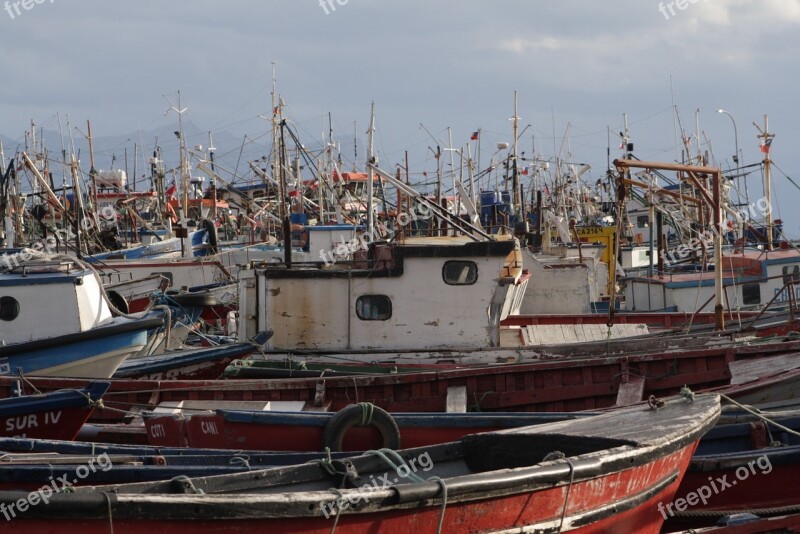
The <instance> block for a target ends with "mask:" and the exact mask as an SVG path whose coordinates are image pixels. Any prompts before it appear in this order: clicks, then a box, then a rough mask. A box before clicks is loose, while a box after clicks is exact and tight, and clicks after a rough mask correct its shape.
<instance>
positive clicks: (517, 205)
mask: <svg viewBox="0 0 800 534" xmlns="http://www.w3.org/2000/svg"><path fill="white" fill-rule="evenodd" d="M511 120H512V121H513V123H514V143H513V152H512V157H513V161H512V165H513V166H512V168H511V184H512V187H513V188H514V193H513V196H512V197H511V198H513V202H514V213H515V214H519V213H520V212H521V208H522V202H521V201H520V198H519V173H518V172H517V129H518V128H519V116H518V114H517V92H516V91H514V116H513V117H512V118H511Z"/></svg>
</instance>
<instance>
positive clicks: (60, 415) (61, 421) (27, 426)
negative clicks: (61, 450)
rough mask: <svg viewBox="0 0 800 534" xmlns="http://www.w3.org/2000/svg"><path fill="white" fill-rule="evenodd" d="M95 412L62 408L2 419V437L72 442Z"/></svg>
mask: <svg viewBox="0 0 800 534" xmlns="http://www.w3.org/2000/svg"><path fill="white" fill-rule="evenodd" d="M93 410H94V408H88V407H82V408H62V409H55V410H53V409H49V410H37V411H32V412H28V413H25V414H20V415H12V416H8V417H0V437H4V438H15V437H16V438H28V439H57V440H72V439H74V438H75V436H76V435H77V434H78V431H79V430H80V429H81V427H82V426H83V424H84V423H85V422H86V420H87V419H89V416H90V415H91V414H92V411H93Z"/></svg>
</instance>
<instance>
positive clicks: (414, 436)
mask: <svg viewBox="0 0 800 534" xmlns="http://www.w3.org/2000/svg"><path fill="white" fill-rule="evenodd" d="M145 426H146V427H147V440H148V442H149V444H150V445H156V446H160V447H196V448H210V449H246V450H261V451H286V452H293V451H319V450H321V447H322V437H323V432H324V430H325V428H324V427H321V426H303V425H291V426H287V425H265V424H248V423H239V422H234V421H226V420H225V419H224V418H223V417H222V416H220V415H194V416H191V417H187V418H185V419H178V418H175V417H172V416H164V417H154V418H147V419H145ZM501 428H502V427H500V426H483V427H409V426H402V425H401V426H400V436H401V443H402V447H403V448H404V449H413V448H416V447H426V446H429V445H437V444H439V443H448V442H451V441H457V440H459V439H461V438H462V437H464V436H466V435H468V434H476V433H478V432H491V431H493V430H500V429H501ZM383 446H384V444H383V440H382V438H381V435H380V432H379V431H378V430H377V429H375V428H374V427H371V426H369V427H367V426H364V427H361V426H355V427H353V428H351V429H349V430H348V431H347V434H346V435H345V437H344V440H343V441H342V450H343V451H365V450H378V449H380V448H382V447H383Z"/></svg>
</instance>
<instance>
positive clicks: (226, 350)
mask: <svg viewBox="0 0 800 534" xmlns="http://www.w3.org/2000/svg"><path fill="white" fill-rule="evenodd" d="M255 348H256V347H255V346H254V345H253V344H251V343H234V344H230V345H220V346H218V347H212V348H199V349H187V350H181V351H175V352H169V353H166V354H161V355H158V356H148V357H145V358H135V359H131V360H127V361H125V362H123V363H122V365H120V367H119V369H117V371H116V372H115V373H114V378H128V379H131V378H132V379H137V380H214V379H216V378H219V377H220V375H221V374H222V372H223V371H224V370H225V368H226V367H227V366H228V365H229V364H230V363H231V362H232V361H233V360H235V359H237V358H242V357H244V356H246V355H248V354H250V353H251V352H253V351H254V350H255Z"/></svg>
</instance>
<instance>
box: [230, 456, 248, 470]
mask: <svg viewBox="0 0 800 534" xmlns="http://www.w3.org/2000/svg"><path fill="white" fill-rule="evenodd" d="M229 463H230V464H231V465H241V466H244V467H246V468H247V470H248V471H251V470H252V468H251V467H250V458H249V457H248V456H234V457H233V458H231V459H230V462H229Z"/></svg>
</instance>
